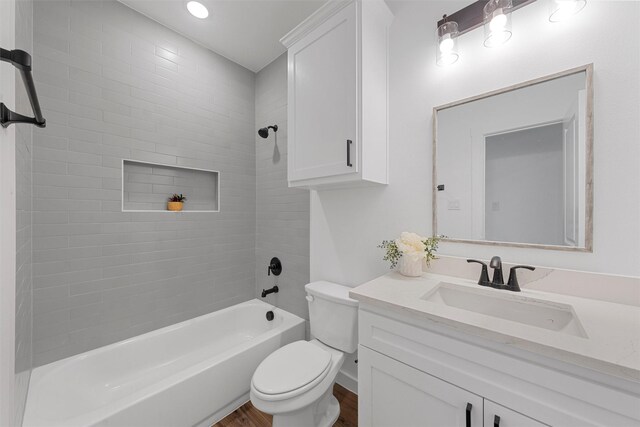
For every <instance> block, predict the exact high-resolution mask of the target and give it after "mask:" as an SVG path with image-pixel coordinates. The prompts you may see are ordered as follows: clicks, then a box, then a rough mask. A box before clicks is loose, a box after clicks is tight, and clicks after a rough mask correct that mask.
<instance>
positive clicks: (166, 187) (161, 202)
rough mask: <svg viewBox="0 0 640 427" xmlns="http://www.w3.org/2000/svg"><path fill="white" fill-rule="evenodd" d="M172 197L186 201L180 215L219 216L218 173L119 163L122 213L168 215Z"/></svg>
mask: <svg viewBox="0 0 640 427" xmlns="http://www.w3.org/2000/svg"><path fill="white" fill-rule="evenodd" d="M174 193H177V194H184V196H185V197H186V198H187V200H186V202H185V204H184V209H183V211H182V212H220V198H219V194H220V173H219V172H218V171H212V170H205V169H195V168H187V167H181V166H171V165H164V164H158V163H148V162H140V161H136V160H124V159H123V161H122V211H123V212H159V211H161V212H169V211H168V210H167V199H168V198H169V196H171V195H172V194H174Z"/></svg>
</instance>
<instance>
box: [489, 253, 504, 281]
mask: <svg viewBox="0 0 640 427" xmlns="http://www.w3.org/2000/svg"><path fill="white" fill-rule="evenodd" d="M489 267H491V268H493V280H491V287H493V288H499V287H501V286H502V285H504V279H503V278H502V260H501V259H500V257H499V256H494V257H493V258H491V261H489Z"/></svg>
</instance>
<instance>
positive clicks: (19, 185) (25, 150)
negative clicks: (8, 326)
mask: <svg viewBox="0 0 640 427" xmlns="http://www.w3.org/2000/svg"><path fill="white" fill-rule="evenodd" d="M15 36H16V46H15V48H16V49H22V50H24V51H26V52H31V51H32V50H33V2H32V1H31V0H23V1H19V2H17V3H16V34H15ZM15 108H16V110H17V111H19V112H28V111H31V105H30V104H29V99H28V97H27V93H26V90H25V89H24V84H23V82H22V78H21V76H20V75H19V73H18V72H17V71H16V107H15ZM15 132H16V324H15V328H16V331H15V333H16V337H15V340H16V342H15V345H16V346H15V357H16V360H15V374H16V375H15V385H16V387H15V405H14V407H15V414H14V421H15V423H16V425H22V418H23V415H24V409H25V405H26V403H27V392H28V389H29V379H30V378H31V368H32V354H33V348H32V343H33V340H32V332H31V331H32V321H33V298H32V291H33V288H32V285H33V282H32V262H33V258H32V251H33V249H32V242H33V239H32V226H31V223H32V210H33V200H32V168H33V159H32V152H33V127H32V126H25V125H21V126H15Z"/></svg>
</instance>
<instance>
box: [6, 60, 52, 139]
mask: <svg viewBox="0 0 640 427" xmlns="http://www.w3.org/2000/svg"><path fill="white" fill-rule="evenodd" d="M0 61H4V62H9V63H10V64H13V66H14V67H16V68H17V69H18V70H19V71H20V75H21V76H22V81H23V82H24V86H25V88H26V89H27V96H28V97H29V102H31V108H32V109H33V115H34V117H27V116H23V115H22V114H18V113H16V112H15V111H11V110H10V109H9V108H7V106H6V105H4V103H2V102H0V125H2V127H3V128H6V127H8V126H9V125H12V124H14V123H30V124H33V125H36V126H38V127H41V128H43V127H45V126H46V125H47V121H46V120H45V119H44V117H42V111H41V110H40V103H39V102H38V95H37V94H36V86H35V85H34V84H33V76H32V75H31V55H29V54H28V53H27V52H25V51H24V50H19V49H15V50H6V49H2V48H0Z"/></svg>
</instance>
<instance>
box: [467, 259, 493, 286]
mask: <svg viewBox="0 0 640 427" xmlns="http://www.w3.org/2000/svg"><path fill="white" fill-rule="evenodd" d="M467 262H468V263H472V262H475V263H477V264H480V265H482V271H481V272H480V279H478V285H480V286H487V285H488V284H489V271H488V270H487V264H486V263H484V262H482V261H478V260H477V259H468V260H467Z"/></svg>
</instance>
